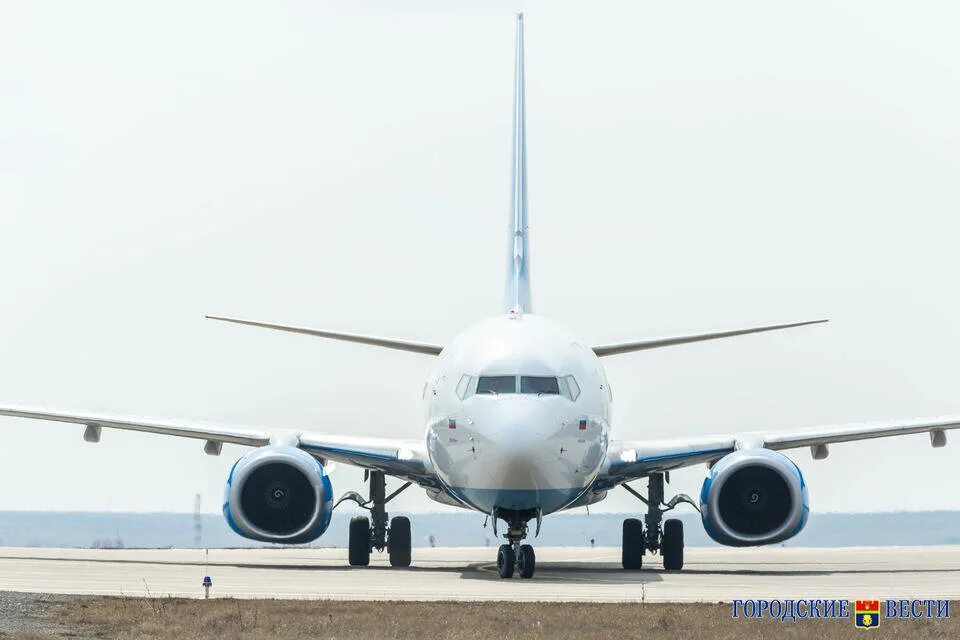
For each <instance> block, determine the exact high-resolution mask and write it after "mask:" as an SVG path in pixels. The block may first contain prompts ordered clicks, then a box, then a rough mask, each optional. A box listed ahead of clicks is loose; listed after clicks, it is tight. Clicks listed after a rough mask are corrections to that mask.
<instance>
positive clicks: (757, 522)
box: [700, 449, 810, 547]
mask: <svg viewBox="0 0 960 640" xmlns="http://www.w3.org/2000/svg"><path fill="white" fill-rule="evenodd" d="M700 510H701V516H702V518H703V528H704V529H706V531H707V534H708V535H709V536H710V537H711V538H713V539H714V540H716V541H717V542H719V543H720V544H725V545H729V546H735V547H745V546H752V545H761V544H772V543H774V542H780V541H782V540H787V539H788V538H792V537H793V536H795V535H797V534H798V533H800V530H801V529H803V527H804V525H806V524H807V516H808V515H809V513H810V505H809V504H808V501H807V485H806V483H805V482H804V480H803V475H802V474H801V473H800V469H799V468H798V467H797V465H796V464H794V463H793V461H792V460H790V458H788V457H786V456H785V455H783V454H780V453H777V452H776V451H771V450H770V449H741V450H740V451H735V452H733V453H731V454H729V455H726V456H724V457H723V458H721V459H720V460H719V461H718V462H717V463H716V464H715V465H713V468H712V469H711V470H710V475H709V476H708V477H707V479H706V480H704V481H703V488H702V489H701V491H700Z"/></svg>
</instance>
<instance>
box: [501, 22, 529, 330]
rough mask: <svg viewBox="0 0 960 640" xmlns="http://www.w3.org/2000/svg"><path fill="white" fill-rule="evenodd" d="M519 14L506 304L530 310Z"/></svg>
mask: <svg viewBox="0 0 960 640" xmlns="http://www.w3.org/2000/svg"><path fill="white" fill-rule="evenodd" d="M524 84H525V80H524V71H523V14H522V13H518V14H517V59H516V65H515V68H514V86H513V148H512V163H511V174H512V176H511V181H510V182H511V184H510V198H511V199H510V244H509V254H508V256H509V263H508V265H507V300H506V306H507V309H508V310H509V311H512V312H514V313H530V312H532V311H533V308H532V305H531V301H530V251H529V243H528V239H527V235H528V231H529V227H528V222H527V126H526V124H527V123H526V120H527V118H526V107H525V101H524Z"/></svg>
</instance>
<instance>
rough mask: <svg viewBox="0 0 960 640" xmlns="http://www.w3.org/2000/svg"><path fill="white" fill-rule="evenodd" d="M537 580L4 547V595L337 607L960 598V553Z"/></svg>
mask: <svg viewBox="0 0 960 640" xmlns="http://www.w3.org/2000/svg"><path fill="white" fill-rule="evenodd" d="M536 551H537V573H536V576H535V577H534V578H533V579H532V580H521V579H519V578H514V579H512V580H501V579H500V578H499V577H497V574H496V566H495V563H494V559H495V554H496V549H494V548H437V549H414V552H413V562H414V566H413V567H411V568H409V569H393V568H391V567H389V565H388V563H387V562H386V559H385V555H384V554H376V553H375V554H374V556H373V557H372V561H371V566H370V567H366V568H351V567H348V566H347V553H346V550H344V549H307V548H291V549H246V550H221V549H213V550H210V552H209V556H208V557H207V555H206V554H205V553H204V552H203V551H202V550H194V549H171V550H92V549H89V550H88V549H38V548H36V549H35V548H2V547H0V591H27V592H47V593H65V594H103V595H126V596H144V595H146V594H148V593H149V594H151V595H154V596H158V595H173V596H186V597H202V595H203V588H202V587H201V581H202V579H203V576H204V575H210V576H211V577H212V579H213V588H212V589H211V596H212V597H237V598H305V599H336V600H511V601H520V600H525V601H538V600H539V601H597V602H623V601H628V602H629V601H647V602H696V601H707V602H716V601H730V600H733V599H746V598H771V599H772V598H838V599H865V598H871V599H877V598H880V599H900V598H911V599H912V598H937V599H942V598H950V599H953V600H957V599H960V546H945V547H876V548H832V549H822V548H782V547H780V548H777V547H775V548H759V549H728V548H692V549H687V550H686V565H685V567H684V569H683V570H682V571H679V572H665V571H663V569H662V567H661V565H660V562H659V557H658V556H647V559H646V561H645V566H644V568H643V570H641V571H639V572H627V571H624V570H623V569H621V568H620V550H619V549H618V548H597V549H589V548H586V549H585V548H570V547H554V548H538V549H537V550H536Z"/></svg>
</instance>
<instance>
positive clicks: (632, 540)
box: [621, 518, 646, 571]
mask: <svg viewBox="0 0 960 640" xmlns="http://www.w3.org/2000/svg"><path fill="white" fill-rule="evenodd" d="M622 544H623V554H622V556H621V562H622V563H623V568H624V569H627V570H628V571H637V570H639V569H640V568H641V567H643V554H644V551H645V549H646V545H645V544H644V539H643V523H642V522H640V521H639V520H637V519H636V518H627V519H626V520H624V521H623V543H622Z"/></svg>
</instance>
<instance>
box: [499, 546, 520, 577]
mask: <svg viewBox="0 0 960 640" xmlns="http://www.w3.org/2000/svg"><path fill="white" fill-rule="evenodd" d="M516 563H517V556H516V554H515V553H514V552H513V547H511V546H510V545H509V544H502V545H500V549H499V550H498V551H497V573H498V574H500V577H501V578H512V577H513V568H514V566H515V565H516Z"/></svg>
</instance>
